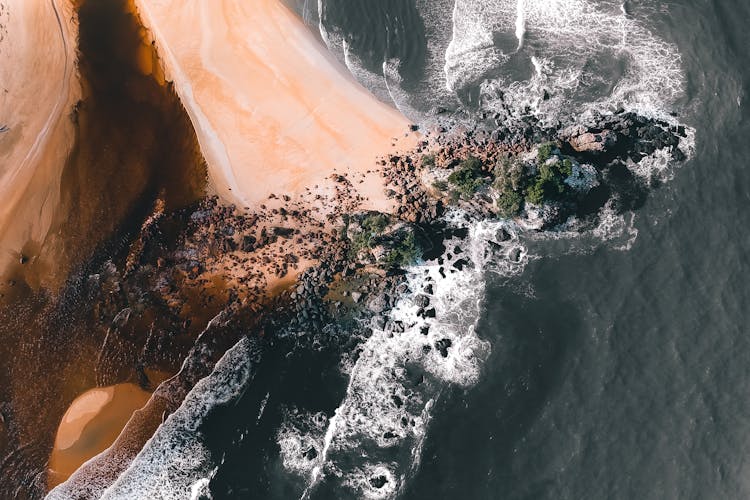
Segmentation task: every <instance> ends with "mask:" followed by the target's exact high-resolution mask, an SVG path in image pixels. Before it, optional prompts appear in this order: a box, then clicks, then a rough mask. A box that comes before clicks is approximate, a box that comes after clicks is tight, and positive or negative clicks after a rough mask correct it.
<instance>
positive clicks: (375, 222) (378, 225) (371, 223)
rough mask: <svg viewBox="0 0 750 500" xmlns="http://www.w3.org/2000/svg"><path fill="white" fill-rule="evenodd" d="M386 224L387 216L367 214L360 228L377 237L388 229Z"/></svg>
mask: <svg viewBox="0 0 750 500" xmlns="http://www.w3.org/2000/svg"><path fill="white" fill-rule="evenodd" d="M388 222H389V220H388V216H387V215H385V214H380V213H376V214H369V215H367V216H366V217H365V218H364V219H363V220H362V227H363V228H364V229H365V230H367V231H369V232H370V233H372V234H373V235H377V234H380V233H382V232H383V230H384V229H385V228H386V227H388Z"/></svg>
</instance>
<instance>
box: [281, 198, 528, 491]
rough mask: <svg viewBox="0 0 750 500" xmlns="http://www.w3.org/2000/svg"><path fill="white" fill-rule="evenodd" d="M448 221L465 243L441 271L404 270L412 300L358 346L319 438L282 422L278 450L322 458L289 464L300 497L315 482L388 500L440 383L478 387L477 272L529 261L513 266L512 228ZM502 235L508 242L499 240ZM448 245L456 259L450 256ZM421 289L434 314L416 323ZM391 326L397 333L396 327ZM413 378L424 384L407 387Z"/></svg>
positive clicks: (414, 452)
mask: <svg viewBox="0 0 750 500" xmlns="http://www.w3.org/2000/svg"><path fill="white" fill-rule="evenodd" d="M448 219H449V220H452V221H453V222H454V223H455V224H460V225H466V226H467V227H468V229H469V237H468V238H467V239H466V240H462V239H454V240H450V241H447V242H446V248H448V251H447V252H446V256H444V260H443V263H442V264H440V263H439V262H438V261H431V262H424V263H421V264H418V265H415V266H412V267H411V268H409V270H408V277H407V282H408V286H409V289H410V290H412V292H411V293H409V294H406V295H404V296H402V297H401V298H400V299H399V301H398V303H397V304H396V306H395V307H394V309H393V310H392V311H391V313H390V317H389V319H390V323H389V326H388V327H386V328H385V329H383V330H380V329H377V328H374V331H373V334H372V336H371V337H370V338H369V339H368V340H367V341H366V342H365V343H364V344H363V345H362V346H361V354H360V355H359V358H358V359H357V361H356V363H355V364H354V367H353V369H352V372H351V375H350V380H349V386H348V388H347V391H346V395H345V397H344V399H343V401H342V403H341V405H340V406H339V407H338V409H337V410H336V412H335V414H334V415H333V416H332V418H331V419H330V420H329V423H328V427H327V429H326V432H325V435H324V436H323V439H322V440H320V439H316V438H311V439H309V440H308V437H307V436H300V435H299V434H298V433H290V432H288V430H287V429H288V426H287V425H286V424H285V426H284V427H282V432H281V433H280V434H279V441H280V446H281V448H282V450H284V449H287V450H290V451H291V454H292V455H294V456H299V450H301V449H302V448H303V447H304V446H307V445H311V446H313V447H315V448H316V450H317V449H318V446H320V449H321V451H322V453H320V455H319V462H318V463H317V464H315V465H314V466H313V467H312V468H311V469H310V468H308V467H300V466H299V465H298V463H297V462H294V463H292V462H290V463H289V469H290V470H293V471H295V472H297V473H299V472H300V471H302V472H304V473H306V474H307V476H308V481H309V486H308V488H307V490H306V492H305V494H303V497H306V496H308V494H309V493H310V492H312V491H313V489H314V488H315V486H316V485H317V483H318V482H319V481H320V480H321V479H322V478H323V477H326V478H327V483H330V482H331V481H333V482H335V481H338V483H336V484H337V485H338V486H339V487H340V488H343V489H345V490H352V491H354V492H355V493H357V494H358V495H360V496H363V497H365V498H387V497H391V496H393V494H395V493H396V492H398V491H399V490H400V488H401V487H402V486H403V484H404V483H405V482H406V479H407V478H408V476H409V475H410V474H412V473H413V471H414V470H415V468H416V467H417V466H418V464H419V459H420V455H421V449H422V443H423V440H424V437H425V433H426V427H427V422H429V419H430V413H431V409H432V406H433V403H434V400H435V398H437V397H438V396H439V394H440V392H441V391H442V390H443V388H444V387H445V386H446V384H454V385H457V386H463V387H469V386H471V385H473V384H474V383H476V382H477V381H478V380H479V377H480V374H481V368H482V363H483V361H484V359H486V357H487V355H488V354H489V351H490V346H489V343H488V342H487V341H485V340H482V339H480V338H479V337H478V336H477V335H476V333H475V323H476V321H477V320H478V318H479V317H480V312H481V302H482V300H483V297H484V287H485V280H484V279H483V278H484V274H485V273H486V272H495V273H502V274H511V273H516V272H520V270H521V269H522V268H523V266H524V264H525V261H526V260H527V258H526V255H525V252H521V253H520V255H521V257H520V258H517V259H516V260H514V261H511V259H510V257H509V256H510V255H511V249H512V248H515V247H519V242H518V238H517V236H515V231H516V229H517V228H516V227H515V226H514V225H513V224H512V223H510V222H505V221H495V222H489V221H481V222H473V223H467V222H466V221H465V218H464V217H463V216H462V214H461V213H460V212H454V213H451V214H449V216H448ZM500 229H504V230H505V231H507V233H510V234H513V235H514V236H513V237H512V238H510V239H509V240H505V241H501V240H502V239H503V238H498V231H499V230H500ZM490 241H492V242H494V244H490ZM456 246H460V247H462V249H463V251H462V252H460V253H458V254H456V253H455V247H456ZM448 254H450V257H448ZM459 260H462V261H463V262H464V263H465V265H464V266H463V267H462V269H458V268H457V267H455V266H454V265H453V264H454V263H457V262H458V261H459ZM459 267H461V266H460V265H459ZM443 274H444V275H445V277H443ZM427 285H431V286H432V294H431V295H430V296H429V297H430V305H429V306H428V308H434V309H435V317H434V318H431V317H422V315H420V314H419V313H420V307H419V306H418V305H417V303H416V299H417V296H418V295H423V294H425V292H424V289H425V287H426V286H427ZM398 322H400V324H402V325H403V331H400V330H401V329H400V328H394V325H395V324H398ZM428 346H429V347H428ZM441 348H442V349H443V353H441V352H440V350H441ZM419 374H422V375H419ZM419 376H423V377H424V379H423V381H422V382H421V383H415V381H414V378H415V377H419ZM302 443H305V444H304V445H303V444H302ZM365 450H366V451H365ZM363 455H366V457H365V460H364V461H363V460H362V456H363ZM285 462H286V461H285ZM308 471H309V472H308ZM381 483H382V484H381Z"/></svg>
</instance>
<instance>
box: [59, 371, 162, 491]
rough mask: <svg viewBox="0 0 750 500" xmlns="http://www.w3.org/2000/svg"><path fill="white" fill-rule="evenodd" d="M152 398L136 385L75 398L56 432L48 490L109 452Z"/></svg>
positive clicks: (91, 392) (110, 387) (90, 392)
mask: <svg viewBox="0 0 750 500" xmlns="http://www.w3.org/2000/svg"><path fill="white" fill-rule="evenodd" d="M150 396H151V395H150V393H148V392H146V391H144V390H143V389H141V388H140V387H138V386H137V385H135V384H118V385H114V386H109V387H97V388H95V389H91V390H89V391H87V392H86V393H84V394H82V395H80V396H79V397H78V398H76V400H75V401H73V403H72V404H71V405H70V408H68V411H67V412H65V415H64V416H63V418H62V421H61V422H60V426H59V427H58V430H57V436H56V437H55V445H54V448H53V449H52V454H51V455H50V461H49V478H48V484H49V486H50V487H54V486H56V485H57V484H60V483H61V482H63V481H65V480H66V479H67V478H68V477H69V476H70V475H71V474H72V473H73V472H74V471H75V470H76V469H78V467H80V466H81V464H83V463H84V462H85V461H86V460H88V459H89V458H91V457H93V456H95V455H97V454H99V453H101V452H102V451H104V450H105V449H107V448H108V447H109V446H110V445H111V444H112V443H113V442H114V441H115V439H116V438H117V436H118V435H119V434H120V431H121V430H122V428H123V427H125V424H126V423H127V421H128V420H129V419H130V417H131V415H132V414H133V412H135V411H136V410H138V409H139V408H141V407H142V406H143V405H144V404H146V402H147V401H148V399H149V397H150Z"/></svg>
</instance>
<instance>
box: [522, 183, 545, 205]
mask: <svg viewBox="0 0 750 500" xmlns="http://www.w3.org/2000/svg"><path fill="white" fill-rule="evenodd" d="M543 201H544V186H543V185H542V184H541V183H539V182H536V183H534V184H532V185H531V186H529V187H528V188H527V189H526V203H531V204H533V205H541V204H542V202H543Z"/></svg>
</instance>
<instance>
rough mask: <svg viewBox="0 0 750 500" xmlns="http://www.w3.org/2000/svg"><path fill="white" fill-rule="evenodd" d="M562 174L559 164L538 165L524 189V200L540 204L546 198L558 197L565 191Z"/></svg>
mask: <svg viewBox="0 0 750 500" xmlns="http://www.w3.org/2000/svg"><path fill="white" fill-rule="evenodd" d="M563 179H564V176H563V174H562V172H561V171H560V164H559V163H557V164H555V165H552V166H550V165H545V164H542V165H540V166H539V172H538V173H537V175H536V177H535V178H534V179H533V182H532V183H531V185H530V186H529V187H528V188H527V189H526V201H527V202H528V203H532V204H534V205H541V204H542V203H544V202H545V201H547V200H552V199H556V198H559V197H560V195H562V194H563V193H564V192H565V184H564V183H563Z"/></svg>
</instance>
